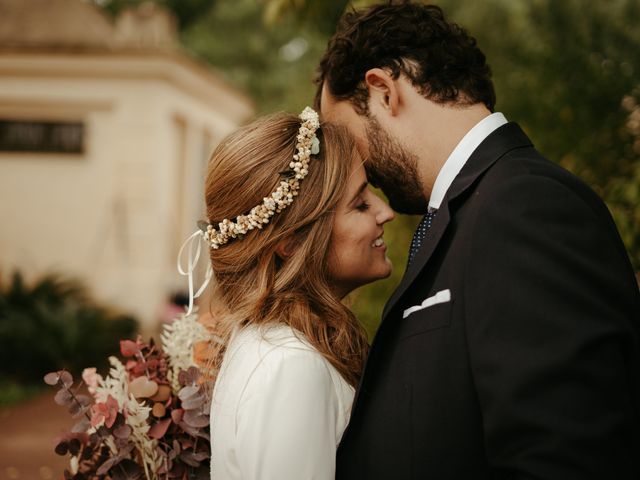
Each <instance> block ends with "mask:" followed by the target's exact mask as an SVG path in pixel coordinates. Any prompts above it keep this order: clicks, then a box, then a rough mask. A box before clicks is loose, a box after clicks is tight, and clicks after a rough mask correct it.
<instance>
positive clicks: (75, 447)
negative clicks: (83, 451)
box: [69, 438, 80, 457]
mask: <svg viewBox="0 0 640 480" xmlns="http://www.w3.org/2000/svg"><path fill="white" fill-rule="evenodd" d="M79 452H80V440H78V439H77V438H72V439H71V440H70V441H69V453H70V454H71V455H73V456H74V457H75V456H76V455H78V453H79Z"/></svg>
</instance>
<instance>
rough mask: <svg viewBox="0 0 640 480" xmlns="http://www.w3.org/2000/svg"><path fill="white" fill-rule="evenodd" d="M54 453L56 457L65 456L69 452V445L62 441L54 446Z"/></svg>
mask: <svg viewBox="0 0 640 480" xmlns="http://www.w3.org/2000/svg"><path fill="white" fill-rule="evenodd" d="M54 451H55V452H56V453H57V454H58V455H62V456H64V455H66V454H67V452H68V451H69V444H68V443H67V441H66V440H62V441H61V442H60V443H58V444H57V445H56V448H55V449H54Z"/></svg>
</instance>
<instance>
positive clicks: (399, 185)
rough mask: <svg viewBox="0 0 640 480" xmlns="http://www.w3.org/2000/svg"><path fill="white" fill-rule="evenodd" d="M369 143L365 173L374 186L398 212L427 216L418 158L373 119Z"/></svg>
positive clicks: (368, 137)
mask: <svg viewBox="0 0 640 480" xmlns="http://www.w3.org/2000/svg"><path fill="white" fill-rule="evenodd" d="M367 139H368V141H369V158H368V159H367V161H366V162H365V169H366V170H367V176H368V177H369V181H370V182H371V184H372V185H374V186H376V187H379V188H380V189H381V190H382V191H383V192H384V194H385V195H386V196H387V198H388V199H389V205H391V208H393V209H394V210H395V211H396V212H400V213H407V214H411V215H414V214H424V213H426V211H427V206H428V202H427V200H426V199H425V198H424V192H423V190H422V185H421V183H420V176H419V174H418V157H417V156H416V155H414V154H413V153H411V152H409V151H408V150H407V149H405V148H404V147H402V145H400V144H399V143H398V142H397V141H395V140H394V139H392V138H391V137H390V136H389V134H388V133H387V132H386V131H384V130H383V129H382V127H381V126H380V124H379V123H378V121H377V120H376V119H375V118H373V117H369V118H368V121H367Z"/></svg>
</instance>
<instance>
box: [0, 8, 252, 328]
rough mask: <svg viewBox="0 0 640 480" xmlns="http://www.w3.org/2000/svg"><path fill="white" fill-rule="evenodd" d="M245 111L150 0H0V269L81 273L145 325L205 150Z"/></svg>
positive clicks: (168, 282)
mask: <svg viewBox="0 0 640 480" xmlns="http://www.w3.org/2000/svg"><path fill="white" fill-rule="evenodd" d="M252 114H253V107H252V103H251V102H250V101H249V100H248V99H247V97H245V96H244V95H243V94H242V93H240V92H239V91H237V90H236V89H235V88H233V87H231V86H230V85H229V84H227V83H225V82H224V81H223V80H221V78H220V76H219V75H217V74H216V73H215V72H213V71H212V70H211V69H210V68H208V67H206V66H204V65H202V64H201V63H199V62H197V61H195V60H194V59H193V58H191V57H189V55H187V54H186V53H185V52H184V51H182V50H181V49H180V47H179V45H178V44H177V41H176V35H175V25H174V21H173V19H172V17H171V16H170V15H169V14H168V13H166V12H165V11H163V10H161V9H159V8H158V7H157V6H155V5H154V4H151V3H149V4H143V5H142V6H141V7H140V8H138V9H136V10H130V11H126V12H124V13H123V14H122V15H120V16H119V17H118V18H117V19H116V20H115V21H111V19H110V18H108V17H107V16H105V15H104V14H103V13H102V12H101V11H100V10H99V9H97V8H96V7H94V6H93V5H91V4H90V3H87V2H85V1H82V0H28V1H24V0H0V221H1V222H2V223H1V225H0V272H1V273H2V274H4V275H3V276H6V275H7V274H8V273H9V272H11V271H12V270H14V269H18V270H20V271H21V272H23V273H24V274H25V275H26V276H27V278H35V277H37V276H38V275H41V274H43V273H45V272H59V273H62V274H65V275H72V276H75V277H79V278H81V279H82V280H84V281H85V282H86V283H87V284H88V285H89V286H90V288H91V290H92V292H93V293H94V295H95V296H96V297H97V298H98V299H99V300H101V301H104V302H107V303H111V304H114V305H116V306H119V307H121V308H122V309H124V310H125V311H128V312H131V313H133V314H135V315H137V316H138V318H140V319H141V320H142V321H143V330H144V331H147V332H148V331H151V330H153V328H154V326H155V322H156V321H157V319H158V318H159V316H160V314H161V311H162V308H163V305H164V304H165V302H166V301H167V297H168V295H169V294H170V293H171V292H172V291H173V290H175V289H177V288H179V286H180V285H185V283H184V280H183V279H179V278H178V277H177V275H176V267H175V263H176V255H177V251H178V248H179V246H180V244H181V242H182V240H183V239H184V238H185V237H186V236H188V234H189V233H191V232H192V231H193V230H194V228H195V222H196V220H197V219H198V218H199V217H201V215H202V208H203V207H202V205H203V202H202V195H203V172H204V167H205V164H206V161H207V159H208V157H209V154H210V152H211V150H212V148H213V147H214V146H215V145H216V143H217V142H218V141H219V140H220V139H221V138H222V137H223V136H225V135H226V134H227V133H229V132H230V131H232V130H233V129H235V128H236V127H237V126H238V125H239V124H241V123H243V122H245V121H246V120H247V119H249V118H250V117H251V116H252Z"/></svg>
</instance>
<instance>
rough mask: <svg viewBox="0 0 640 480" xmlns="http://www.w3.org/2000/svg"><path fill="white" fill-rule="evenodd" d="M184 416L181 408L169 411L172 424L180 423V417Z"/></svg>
mask: <svg viewBox="0 0 640 480" xmlns="http://www.w3.org/2000/svg"><path fill="white" fill-rule="evenodd" d="M183 415H184V410H182V409H181V408H176V409H175V410H172V411H171V419H172V420H173V421H174V423H180V422H181V421H182V416H183Z"/></svg>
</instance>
